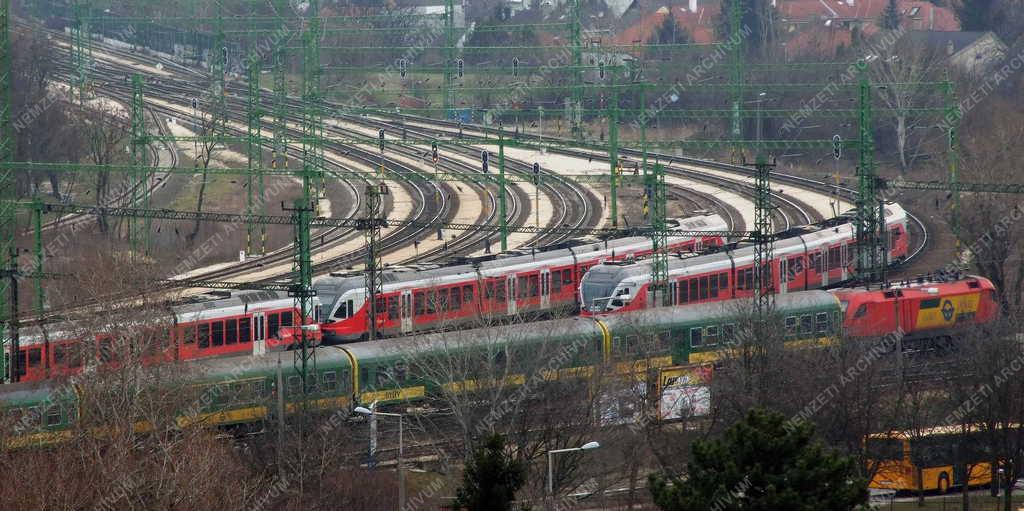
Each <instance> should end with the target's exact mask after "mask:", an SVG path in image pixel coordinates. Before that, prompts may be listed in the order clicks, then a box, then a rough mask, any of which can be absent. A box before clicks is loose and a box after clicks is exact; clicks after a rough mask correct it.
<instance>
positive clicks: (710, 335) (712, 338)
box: [704, 326, 718, 346]
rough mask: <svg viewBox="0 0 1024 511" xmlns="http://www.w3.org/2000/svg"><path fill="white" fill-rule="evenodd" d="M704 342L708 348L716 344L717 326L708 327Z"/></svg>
mask: <svg viewBox="0 0 1024 511" xmlns="http://www.w3.org/2000/svg"><path fill="white" fill-rule="evenodd" d="M704 341H705V342H706V343H707V345H708V346H714V345H716V344H718V327H717V326H709V327H708V328H707V332H706V335H705V339H704Z"/></svg>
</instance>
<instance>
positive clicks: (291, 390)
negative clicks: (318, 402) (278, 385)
mask: <svg viewBox="0 0 1024 511" xmlns="http://www.w3.org/2000/svg"><path fill="white" fill-rule="evenodd" d="M301 391H302V378H300V377H299V376H296V375H292V376H289V377H288V394H291V395H295V394H298V393H299V392H301Z"/></svg>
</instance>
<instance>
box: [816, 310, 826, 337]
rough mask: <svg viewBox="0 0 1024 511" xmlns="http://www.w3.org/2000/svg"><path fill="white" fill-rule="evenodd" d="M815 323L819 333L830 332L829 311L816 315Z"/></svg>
mask: <svg viewBox="0 0 1024 511" xmlns="http://www.w3.org/2000/svg"><path fill="white" fill-rule="evenodd" d="M814 323H815V326H816V328H817V330H818V333H822V334H823V333H825V332H828V313H827V312H819V313H817V314H815V315H814Z"/></svg>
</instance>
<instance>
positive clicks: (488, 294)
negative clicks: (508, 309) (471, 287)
mask: <svg viewBox="0 0 1024 511" xmlns="http://www.w3.org/2000/svg"><path fill="white" fill-rule="evenodd" d="M493 297H494V282H488V283H487V285H485V286H484V300H490V299H491V298H493Z"/></svg>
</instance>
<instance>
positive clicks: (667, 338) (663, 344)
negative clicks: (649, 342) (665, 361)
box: [655, 330, 672, 353]
mask: <svg viewBox="0 0 1024 511" xmlns="http://www.w3.org/2000/svg"><path fill="white" fill-rule="evenodd" d="M671 349H672V332H670V331H668V330H665V331H664V332H659V333H658V338H657V346H656V347H655V350H656V351H657V352H658V353H668V352H669V351H670V350H671Z"/></svg>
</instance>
